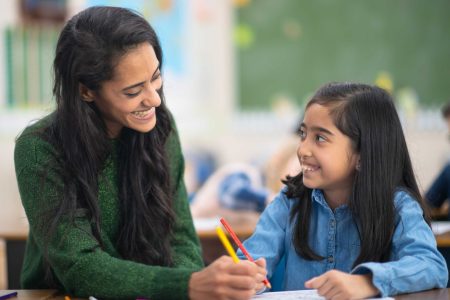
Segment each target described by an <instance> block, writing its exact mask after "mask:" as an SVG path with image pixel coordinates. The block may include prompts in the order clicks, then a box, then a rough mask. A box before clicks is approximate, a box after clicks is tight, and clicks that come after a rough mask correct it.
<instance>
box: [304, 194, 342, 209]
mask: <svg viewBox="0 0 450 300" xmlns="http://www.w3.org/2000/svg"><path fill="white" fill-rule="evenodd" d="M311 201H315V202H317V203H318V204H319V205H320V206H322V207H323V208H325V209H329V210H331V211H333V210H332V209H331V207H330V206H329V205H328V203H327V200H325V196H324V195H323V192H322V190H319V189H313V190H312V193H311ZM347 208H348V205H347V204H343V205H341V206H339V207H337V208H336V209H335V211H340V210H347Z"/></svg>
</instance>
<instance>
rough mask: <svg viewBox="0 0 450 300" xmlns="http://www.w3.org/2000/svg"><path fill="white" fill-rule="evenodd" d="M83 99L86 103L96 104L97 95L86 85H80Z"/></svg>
mask: <svg viewBox="0 0 450 300" xmlns="http://www.w3.org/2000/svg"><path fill="white" fill-rule="evenodd" d="M79 89H80V95H81V99H82V100H83V101H85V102H94V98H95V93H94V91H92V90H90V89H88V88H87V87H86V86H85V85H84V84H82V83H80V84H79Z"/></svg>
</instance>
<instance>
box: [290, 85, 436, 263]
mask: <svg viewBox="0 0 450 300" xmlns="http://www.w3.org/2000/svg"><path fill="white" fill-rule="evenodd" d="M314 103H315V104H319V105H322V106H325V107H327V108H328V109H329V110H330V115H331V118H332V119H333V121H334V124H335V126H336V127H337V128H338V129H339V130H340V131H341V132H342V133H343V134H345V135H346V136H348V137H349V138H350V140H351V142H352V146H353V150H354V151H356V152H357V153H359V155H360V166H361V168H360V170H359V171H358V172H356V175H355V178H354V184H353V190H352V193H351V196H350V199H349V203H348V205H349V209H350V210H351V212H352V215H353V218H354V219H355V222H356V225H357V228H358V230H359V234H360V239H361V252H360V254H359V256H358V258H357V259H356V260H355V262H354V266H356V265H358V264H359V263H362V262H369V261H374V262H384V261H387V260H389V255H390V250H391V243H392V237H393V234H394V228H395V215H396V213H395V207H394V202H393V199H394V194H395V191H397V190H398V189H399V188H400V189H403V190H405V191H407V192H408V193H410V194H411V195H412V196H413V198H414V199H416V200H417V201H418V202H419V204H420V206H421V207H422V209H423V211H424V212H425V208H424V205H423V199H422V197H421V195H420V192H419V188H418V186H417V182H416V178H415V176H414V172H413V168H412V164H411V160H410V157H409V154H408V149H407V146H406V141H405V137H404V135H403V130H402V126H401V123H400V120H399V117H398V115H397V111H396V109H395V105H394V102H393V100H392V98H391V96H390V95H389V94H388V93H387V92H386V91H384V90H383V89H381V88H378V87H375V86H370V85H365V84H356V83H331V84H327V85H324V86H322V87H321V88H320V89H319V90H318V91H317V92H316V94H315V95H314V96H313V97H312V99H311V100H310V101H309V102H308V104H307V106H306V109H307V108H308V107H309V106H311V105H312V104H314ZM284 183H285V184H286V185H287V190H286V195H287V196H288V197H289V198H294V199H295V200H296V204H295V205H294V208H293V210H292V211H291V221H292V222H295V225H294V235H293V244H294V247H295V249H296V251H297V253H298V254H299V255H301V256H302V257H304V258H306V259H308V260H321V259H323V257H321V256H320V255H318V254H317V253H315V252H314V251H313V250H312V249H311V247H310V246H309V243H308V235H309V234H308V233H309V228H310V219H311V207H312V202H311V192H312V190H311V189H309V188H307V187H306V186H304V185H303V180H302V173H300V174H298V175H296V176H293V177H287V179H286V180H285V181H284ZM424 217H425V219H426V220H427V222H428V223H429V219H428V216H427V214H426V213H424Z"/></svg>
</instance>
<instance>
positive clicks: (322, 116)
mask: <svg viewBox="0 0 450 300" xmlns="http://www.w3.org/2000/svg"><path fill="white" fill-rule="evenodd" d="M303 122H304V123H307V122H308V123H309V122H314V123H316V122H320V123H327V124H329V123H331V124H333V120H332V118H331V115H330V109H329V108H328V107H326V106H323V105H320V104H317V103H314V104H311V105H310V106H308V108H307V109H306V110H305V115H304V116H303ZM333 125H334V124H333Z"/></svg>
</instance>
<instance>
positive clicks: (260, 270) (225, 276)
mask: <svg viewBox="0 0 450 300" xmlns="http://www.w3.org/2000/svg"><path fill="white" fill-rule="evenodd" d="M265 266H266V261H265V260H264V259H258V260H257V261H256V263H253V262H250V261H246V260H241V261H239V263H234V262H233V260H232V259H231V257H229V256H222V257H220V258H219V259H217V260H215V261H214V262H213V263H212V264H210V265H209V266H208V267H206V268H204V269H203V270H201V271H199V272H195V273H193V274H192V275H191V279H190V280H189V298H190V299H195V300H197V299H218V300H221V299H249V298H250V297H252V296H253V295H254V294H255V292H256V291H258V290H259V289H262V287H263V283H262V281H263V280H264V278H265V276H266V270H265Z"/></svg>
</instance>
